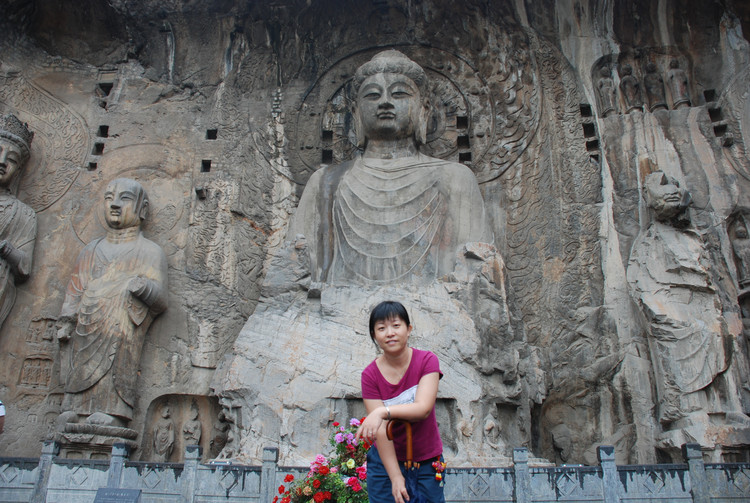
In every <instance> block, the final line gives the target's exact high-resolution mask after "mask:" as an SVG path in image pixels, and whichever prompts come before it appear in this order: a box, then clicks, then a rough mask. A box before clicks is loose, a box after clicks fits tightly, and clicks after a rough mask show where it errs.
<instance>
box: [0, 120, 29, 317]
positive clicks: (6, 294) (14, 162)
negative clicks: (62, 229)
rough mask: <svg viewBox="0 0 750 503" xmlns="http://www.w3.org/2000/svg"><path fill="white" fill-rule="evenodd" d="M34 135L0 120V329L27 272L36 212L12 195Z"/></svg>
mask: <svg viewBox="0 0 750 503" xmlns="http://www.w3.org/2000/svg"><path fill="white" fill-rule="evenodd" d="M33 138H34V133H32V132H31V131H29V129H28V126H27V125H26V124H24V123H22V122H21V121H20V120H18V118H17V117H16V116H15V115H11V114H9V115H4V116H2V117H0V326H2V324H3V322H4V321H5V318H7V317H8V313H10V310H11V308H12V307H13V304H14V303H15V301H16V283H21V282H23V281H26V279H27V278H28V277H29V274H30V273H31V259H32V255H33V253H34V241H35V240H36V213H34V210H32V209H31V208H29V207H28V206H26V205H25V204H24V203H22V202H21V201H19V200H18V199H17V198H16V196H15V191H16V187H17V186H18V179H19V176H20V174H21V170H22V169H23V167H24V165H25V164H26V161H27V160H28V159H29V154H30V147H31V140H32V139H33Z"/></svg>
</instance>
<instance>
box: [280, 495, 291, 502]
mask: <svg viewBox="0 0 750 503" xmlns="http://www.w3.org/2000/svg"><path fill="white" fill-rule="evenodd" d="M281 503H292V498H290V497H289V496H286V497H284V498H281Z"/></svg>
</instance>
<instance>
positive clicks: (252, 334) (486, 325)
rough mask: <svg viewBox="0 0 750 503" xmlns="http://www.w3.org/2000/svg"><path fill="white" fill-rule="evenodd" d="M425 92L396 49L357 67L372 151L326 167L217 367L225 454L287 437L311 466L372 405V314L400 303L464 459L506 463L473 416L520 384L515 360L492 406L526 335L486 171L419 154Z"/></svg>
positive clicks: (357, 113) (415, 69)
mask: <svg viewBox="0 0 750 503" xmlns="http://www.w3.org/2000/svg"><path fill="white" fill-rule="evenodd" d="M427 89H428V86H427V77H426V74H425V72H424V70H423V69H422V68H421V67H420V66H419V65H418V64H416V63H415V62H414V61H412V60H410V59H409V58H407V57H406V56H405V55H403V54H401V53H400V52H397V51H393V50H389V51H384V52H381V53H379V54H377V55H376V56H375V57H373V58H372V60H370V61H369V62H367V63H365V64H364V65H362V66H361V67H360V68H359V69H358V70H357V72H356V74H355V76H354V78H353V82H352V91H353V92H354V94H355V96H356V105H355V106H354V109H353V110H352V112H353V116H354V120H355V129H356V132H357V137H358V142H359V145H360V147H361V149H362V153H361V154H360V155H358V156H357V157H356V158H355V159H353V160H351V161H348V162H345V163H343V164H340V165H336V166H323V167H321V169H319V170H318V171H316V172H315V173H314V174H313V175H312V177H311V178H310V180H309V181H308V183H307V185H306V186H305V189H304V191H303V194H302V197H301V199H300V202H299V206H298V208H297V212H296V213H295V215H294V217H293V219H292V221H291V222H290V227H289V230H288V233H287V240H286V244H285V245H283V246H282V247H281V248H280V249H279V250H278V251H277V252H276V253H275V254H274V256H273V257H272V259H271V261H270V263H269V267H268V272H267V274H266V277H265V280H264V284H263V290H262V294H261V299H260V301H259V303H258V306H257V307H256V310H255V312H254V313H253V315H252V316H251V317H250V318H249V319H248V321H247V323H246V324H245V326H244V328H243V329H242V331H241V332H240V334H239V336H238V337H237V340H236V341H235V343H234V347H233V348H232V350H231V352H228V353H227V355H226V357H225V359H224V361H223V362H222V364H221V365H220V366H219V368H218V369H217V372H216V377H215V380H214V383H213V385H212V387H213V388H214V390H215V391H216V394H217V395H218V396H219V399H220V401H221V403H222V405H223V406H224V413H225V415H226V417H227V419H228V421H229V423H230V424H231V428H232V437H233V438H235V439H236V441H235V442H233V445H232V446H231V454H228V452H227V450H228V449H230V447H229V446H227V448H226V449H225V452H224V453H222V456H230V455H231V457H235V458H238V459H239V460H241V461H242V462H257V461H259V460H260V454H261V452H262V449H263V447H268V446H273V445H275V446H278V447H280V450H281V456H282V462H284V463H288V464H294V463H304V462H305V461H306V460H307V459H309V457H310V456H313V455H315V454H316V453H317V452H319V451H320V449H321V448H323V446H324V445H325V443H326V440H325V438H326V428H325V426H326V424H329V423H330V422H331V421H334V420H338V421H342V420H348V418H349V417H352V416H356V415H358V414H361V413H363V412H364V409H363V408H362V402H361V400H360V399H359V398H358V397H359V394H360V382H359V376H360V372H361V371H362V369H363V368H364V367H365V366H366V365H367V363H369V362H370V361H371V360H372V358H373V357H374V356H375V348H374V346H372V343H371V341H370V339H369V336H368V335H366V334H367V327H366V326H365V325H366V322H365V317H366V313H368V312H369V309H370V307H371V306H373V305H374V304H376V303H377V302H380V301H382V300H385V299H388V298H391V299H398V300H400V301H401V302H403V303H404V304H405V305H407V306H408V308H409V310H410V312H414V313H415V315H414V325H415V330H414V333H413V335H412V341H414V342H415V344H416V346H417V347H419V348H421V349H427V350H430V351H432V352H434V353H436V354H437V355H438V358H439V359H440V362H441V365H442V366H443V367H444V371H445V373H446V377H445V378H444V379H443V381H442V383H441V396H440V397H439V401H438V402H439V403H438V414H439V415H441V414H442V415H444V416H445V417H446V418H450V421H449V423H450V424H446V426H445V427H444V428H445V436H446V438H449V440H447V442H448V445H449V446H450V449H451V450H452V457H451V459H452V460H453V461H454V462H460V461H461V460H463V461H464V462H467V460H468V457H469V455H470V454H469V453H471V456H472V457H473V461H474V462H480V461H481V460H482V459H484V460H486V462H488V463H491V462H495V463H498V462H502V461H499V460H500V459H507V458H504V454H503V453H502V452H501V446H503V445H504V443H503V442H502V441H499V440H501V439H498V441H496V442H494V443H490V442H485V441H484V437H485V436H486V433H485V431H484V429H483V428H482V425H481V424H478V422H476V421H474V422H472V421H471V417H473V416H475V415H477V414H478V415H479V416H478V417H484V416H485V415H486V414H489V413H491V409H492V408H493V407H495V408H496V407H497V405H496V403H497V402H499V401H501V398H498V395H502V394H503V393H506V392H507V393H508V394H515V393H517V392H518V390H517V389H516V386H517V385H518V386H520V384H519V383H516V382H515V381H514V380H513V379H514V378H512V377H508V376H515V375H517V372H516V369H515V368H514V369H512V370H511V369H504V370H508V372H506V373H505V374H504V375H505V376H506V377H505V378H504V379H505V380H504V381H503V382H502V384H498V386H497V387H498V388H502V389H501V390H499V391H498V390H493V391H492V393H496V394H493V399H492V400H488V401H483V397H484V396H486V393H487V392H486V390H484V389H483V385H482V381H483V380H482V379H481V378H480V373H485V374H491V373H493V372H495V371H496V370H498V368H497V366H498V365H500V364H499V363H498V362H499V361H504V362H509V361H513V362H514V363H513V365H515V364H516V363H517V361H516V360H513V358H502V357H500V356H499V355H498V354H497V353H498V352H499V351H505V353H506V356H507V355H508V354H514V353H513V351H512V350H509V347H508V346H505V345H504V344H503V341H504V340H510V341H511V342H512V341H513V337H512V336H510V337H508V338H507V339H504V338H503V337H504V336H505V335H507V334H508V333H509V331H510V324H509V314H508V310H507V304H506V301H505V299H506V294H505V292H506V290H505V276H504V265H503V261H502V258H501V257H500V255H499V254H498V253H497V251H496V250H495V247H494V245H493V238H492V232H491V231H490V229H489V225H488V221H487V218H486V215H485V209H484V202H483V200H482V196H481V193H480V190H479V186H478V184H477V181H476V179H475V177H474V175H473V173H472V171H471V170H470V169H469V168H467V167H466V166H464V165H462V164H457V163H455V162H450V161H446V160H442V159H436V158H433V157H429V156H427V155H424V154H422V153H420V151H419V147H420V144H422V143H424V142H425V139H426V127H427V122H428V114H429V110H430V107H429V101H428V92H427ZM509 365H510V364H509ZM510 390H512V391H510ZM360 409H361V410H360ZM496 412H497V411H496V410H495V413H496ZM446 420H447V419H446ZM441 430H442V428H441ZM457 439H458V440H457Z"/></svg>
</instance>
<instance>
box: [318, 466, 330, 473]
mask: <svg viewBox="0 0 750 503" xmlns="http://www.w3.org/2000/svg"><path fill="white" fill-rule="evenodd" d="M330 471H331V470H330V469H329V468H328V467H327V466H326V465H323V466H321V467H320V468H318V473H319V474H321V475H328V472H330Z"/></svg>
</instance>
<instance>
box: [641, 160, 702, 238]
mask: <svg viewBox="0 0 750 503" xmlns="http://www.w3.org/2000/svg"><path fill="white" fill-rule="evenodd" d="M643 185H644V189H645V197H646V204H648V207H649V208H651V209H652V210H653V212H654V217H655V218H656V220H658V221H660V222H669V221H671V222H672V223H673V224H675V225H677V226H680V225H681V224H687V223H689V217H688V214H687V209H688V206H690V202H691V197H690V193H689V192H688V191H686V190H685V189H684V188H682V187H680V183H679V182H678V181H677V180H675V179H673V178H670V177H668V176H667V175H665V174H664V172H662V171H656V172H654V173H651V174H649V175H648V176H646V180H645V182H644V184H643Z"/></svg>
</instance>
